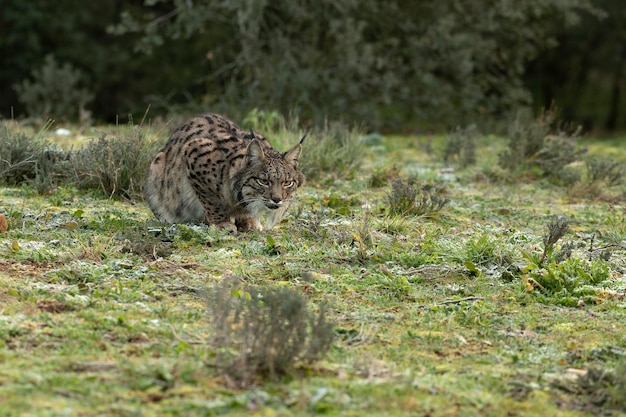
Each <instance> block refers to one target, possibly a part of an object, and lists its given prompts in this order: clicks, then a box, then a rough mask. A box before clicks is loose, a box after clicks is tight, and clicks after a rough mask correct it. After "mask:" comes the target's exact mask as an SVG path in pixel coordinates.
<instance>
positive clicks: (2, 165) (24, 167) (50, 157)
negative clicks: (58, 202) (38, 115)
mask: <svg viewBox="0 0 626 417" xmlns="http://www.w3.org/2000/svg"><path fill="white" fill-rule="evenodd" d="M45 131H46V127H44V129H42V130H41V132H40V133H39V134H37V135H35V136H33V137H31V136H28V135H26V134H25V133H23V132H14V131H12V130H10V129H9V128H8V127H7V126H4V128H3V129H2V131H1V133H0V135H1V137H0V155H1V157H0V183H2V184H6V185H12V186H16V185H21V184H30V185H32V186H34V187H35V188H36V190H37V191H38V192H39V193H40V194H43V193H45V192H47V191H49V190H50V189H51V188H52V187H54V186H55V185H58V184H59V182H61V181H63V180H66V179H67V175H66V173H67V166H68V164H69V158H70V154H69V153H68V152H66V151H64V150H62V149H60V148H59V147H57V146H54V145H51V144H50V143H48V142H47V141H46V140H45V139H44V137H43V133H44V132H45Z"/></svg>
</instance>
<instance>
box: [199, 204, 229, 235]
mask: <svg viewBox="0 0 626 417" xmlns="http://www.w3.org/2000/svg"><path fill="white" fill-rule="evenodd" d="M201 201H202V205H203V206H204V221H205V222H206V224H208V225H215V226H217V227H218V228H219V229H227V230H231V231H233V232H235V233H237V226H235V224H234V223H233V222H232V220H231V216H230V213H229V212H228V210H226V208H225V207H224V206H223V205H222V204H220V203H214V202H211V201H208V200H204V199H201Z"/></svg>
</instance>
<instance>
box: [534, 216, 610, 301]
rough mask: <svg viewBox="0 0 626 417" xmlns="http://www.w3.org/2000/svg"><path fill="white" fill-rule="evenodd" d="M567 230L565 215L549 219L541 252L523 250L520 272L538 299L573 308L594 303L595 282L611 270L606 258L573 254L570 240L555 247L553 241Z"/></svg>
mask: <svg viewBox="0 0 626 417" xmlns="http://www.w3.org/2000/svg"><path fill="white" fill-rule="evenodd" d="M568 229H569V221H568V220H567V219H566V218H564V217H557V218H554V219H552V220H551V221H550V222H549V223H548V225H547V227H546V231H545V233H544V236H543V251H542V253H541V254H537V253H527V252H523V255H524V257H525V258H526V259H527V260H528V261H529V262H528V264H527V265H526V266H525V267H524V268H523V271H524V272H526V275H525V279H526V290H528V291H535V290H536V291H537V292H538V294H539V297H538V299H539V300H540V301H542V302H545V303H556V304H561V305H566V306H570V307H575V306H580V305H583V304H585V303H587V302H593V301H594V297H596V296H597V294H598V293H599V288H598V287H597V285H598V284H601V283H603V282H605V281H607V280H608V279H609V278H610V277H611V273H610V268H609V266H608V264H607V262H606V260H605V259H592V260H587V259H581V258H579V257H572V249H573V245H572V244H571V243H565V244H563V245H562V246H561V247H560V248H559V249H558V250H557V248H556V243H557V242H558V241H559V240H560V239H561V238H562V237H563V236H564V235H565V233H567V230H568Z"/></svg>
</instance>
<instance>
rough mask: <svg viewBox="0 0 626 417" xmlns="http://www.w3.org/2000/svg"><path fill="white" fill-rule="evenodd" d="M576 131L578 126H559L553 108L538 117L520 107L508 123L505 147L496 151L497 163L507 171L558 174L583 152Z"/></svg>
mask: <svg viewBox="0 0 626 417" xmlns="http://www.w3.org/2000/svg"><path fill="white" fill-rule="evenodd" d="M568 132H569V133H568ZM579 134H580V129H569V128H566V129H562V126H560V125H559V122H558V120H557V118H556V111H555V110H554V109H549V110H545V111H544V112H542V113H541V114H540V115H539V117H538V118H537V119H533V118H532V115H531V113H530V112H529V111H527V110H522V111H519V112H518V113H517V115H516V118H515V120H514V121H513V123H511V125H510V127H509V132H508V139H509V141H508V148H507V149H506V150H505V151H503V152H501V153H500V154H499V155H498V157H499V164H500V166H501V167H502V168H504V169H506V170H509V171H526V170H530V169H537V170H538V172H539V174H540V175H542V176H547V177H555V178H559V176H560V175H562V174H561V173H562V172H563V170H564V169H565V168H566V166H567V165H569V164H571V163H573V162H576V161H580V160H581V157H582V155H584V153H585V152H586V150H585V149H582V148H579V147H578V146H577V140H578V136H579Z"/></svg>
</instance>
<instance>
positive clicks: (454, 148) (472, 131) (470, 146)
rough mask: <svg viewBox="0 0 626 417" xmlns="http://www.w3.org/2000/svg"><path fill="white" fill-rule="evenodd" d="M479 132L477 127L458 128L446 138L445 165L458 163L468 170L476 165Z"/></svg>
mask: <svg viewBox="0 0 626 417" xmlns="http://www.w3.org/2000/svg"><path fill="white" fill-rule="evenodd" d="M478 135H479V132H478V129H477V128H476V125H470V126H468V127H466V128H464V129H462V128H460V127H459V128H457V129H456V130H455V131H454V132H453V133H452V134H450V135H448V136H447V137H446V146H445V148H444V150H443V160H444V162H445V163H447V164H450V163H456V164H458V165H459V166H460V167H461V168H467V167H468V166H470V165H474V164H475V163H476V138H477V137H478Z"/></svg>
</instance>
